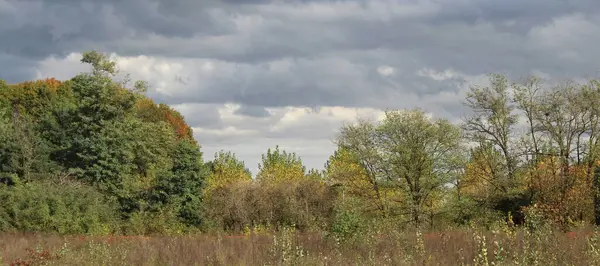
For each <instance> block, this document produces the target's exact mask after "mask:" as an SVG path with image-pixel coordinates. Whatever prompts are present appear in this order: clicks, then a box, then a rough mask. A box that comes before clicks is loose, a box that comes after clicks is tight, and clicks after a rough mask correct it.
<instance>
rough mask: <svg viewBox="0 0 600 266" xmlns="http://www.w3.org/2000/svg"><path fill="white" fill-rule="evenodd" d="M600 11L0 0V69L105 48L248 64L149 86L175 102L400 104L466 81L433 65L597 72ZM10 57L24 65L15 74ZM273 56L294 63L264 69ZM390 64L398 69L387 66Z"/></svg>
mask: <svg viewBox="0 0 600 266" xmlns="http://www.w3.org/2000/svg"><path fill="white" fill-rule="evenodd" d="M353 3H357V4H353ZM599 8H600V3H599V2H597V1H593V0H580V1H559V0H544V1H542V0H535V1H534V0H530V1H517V0H507V1H496V0H485V1H474V0H460V1H450V0H446V1H426V0H423V1H400V0H399V1H384V0H382V1H358V0H357V1H349V0H348V1H266V0H265V1H260V0H253V1H241V0H240V1H236V0H226V1H216V0H211V1H195V0H185V1H184V0H170V1H166V0H158V1H150V0H128V1H118V0H111V1H83V0H80V1H75V0H72V1H66V0H59V1H49V0H48V1H32V0H30V1H0V34H1V35H0V36H7V37H6V38H3V40H2V41H1V42H0V51H1V52H4V53H5V54H6V56H4V57H0V60H1V61H0V64H1V65H2V68H1V69H0V73H2V74H1V76H0V77H2V78H4V79H9V80H18V79H22V78H23V77H25V76H26V74H25V73H30V74H31V73H34V72H35V71H32V70H31V69H28V68H27V64H32V61H31V60H32V59H38V60H39V59H42V58H45V57H47V56H49V55H58V56H64V55H66V54H68V53H71V52H81V51H84V50H89V49H97V50H100V51H105V52H117V53H119V55H121V56H128V55H132V56H136V55H147V56H159V57H166V58H168V57H177V58H210V59H214V60H220V61H222V62H225V63H229V64H239V65H240V66H241V67H239V69H238V70H235V71H233V72H234V73H235V75H232V76H219V77H202V78H197V79H196V83H194V82H191V81H190V80H193V78H192V79H190V78H183V77H182V76H176V75H174V76H172V77H167V78H168V79H174V80H176V81H177V83H178V84H179V85H180V86H182V87H183V88H184V89H183V90H181V93H179V94H175V95H171V96H166V95H162V94H159V93H156V94H154V95H153V96H154V97H156V98H157V99H158V100H159V101H165V102H169V103H173V104H177V103H193V102H200V103H211V104H212V103H215V104H216V103H224V102H235V103H240V104H242V108H241V109H240V110H238V113H240V114H241V113H245V114H246V115H251V116H260V115H264V112H262V111H261V109H260V108H261V107H260V106H286V105H295V106H310V107H318V106H324V105H341V106H372V107H392V106H393V107H400V105H401V104H404V102H403V101H401V100H394V99H393V97H402V96H403V95H404V96H406V97H413V99H419V97H421V98H422V97H428V96H432V95H436V93H439V92H442V91H449V90H450V91H455V90H458V85H457V84H456V82H455V81H452V80H442V81H432V80H431V78H429V77H419V76H416V75H415V72H416V71H418V70H419V69H421V68H424V67H428V68H432V69H435V70H438V71H443V70H446V69H453V70H456V71H458V72H460V73H463V74H466V75H473V76H474V75H481V74H484V73H489V72H503V73H507V74H510V75H511V76H522V75H527V74H530V72H531V71H532V70H540V71H543V72H545V73H548V74H550V75H567V76H568V75H571V76H573V75H584V74H589V73H594V71H595V69H593V68H594V67H595V65H596V60H595V59H594V58H598V57H599V56H600V52H599V51H598V50H597V49H595V43H597V42H598V41H600V38H599V37H598V36H600V32H599V27H595V26H594V25H598V23H599V22H600V19H598V14H599V12H598V11H599ZM585 23H587V24H585ZM586 26H587V27H589V28H586ZM544 27H546V28H544ZM553 31H554V32H553ZM561 32H562V34H563V35H560V34H561ZM552 36H556V37H554V39H553V37H552ZM561 53H564V54H561ZM9 57H10V58H12V59H8V58H9ZM15 58H16V59H15ZM18 58H22V59H23V60H26V61H23V62H21V63H18V62H15V60H18ZM8 60H12V61H10V64H15V65H19V66H20V67H19V68H17V69H10V70H9V69H8V68H7V65H9V64H8V63H9V61H8ZM277 60H289V61H290V62H291V63H290V64H291V66H290V68H289V69H287V70H284V71H279V70H273V69H269V68H268V63H269V62H272V61H277ZM266 66H267V67H266ZM382 66H389V67H391V68H392V69H393V70H394V73H393V74H390V75H387V76H386V75H383V74H382V73H378V71H377V69H378V68H380V67H382ZM32 67H34V65H32V66H31V67H30V68H32ZM265 67H266V68H265ZM218 70H219V69H217V71H218ZM194 74H195V73H193V71H192V72H191V73H189V75H190V76H193V75H194ZM415 95H416V96H415ZM395 102H396V103H395ZM245 106H257V107H256V108H257V109H256V110H254V111H256V112H254V111H250V110H249V109H248V110H247V109H245V108H247V107H245Z"/></svg>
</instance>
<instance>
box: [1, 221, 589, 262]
mask: <svg viewBox="0 0 600 266" xmlns="http://www.w3.org/2000/svg"><path fill="white" fill-rule="evenodd" d="M599 249H600V243H599V242H598V238H597V235H596V234H595V233H594V231H592V229H589V228H587V229H580V230H578V231H574V232H567V233H564V232H550V231H547V232H535V233H532V232H530V231H527V230H520V229H519V230H514V231H513V230H501V231H479V230H474V229H473V230H471V229H463V230H454V231H447V232H443V233H436V232H430V233H422V234H421V233H418V232H412V233H409V232H396V231H390V232H386V233H384V234H376V233H370V234H365V235H362V236H357V237H355V238H352V239H346V240H340V239H336V238H334V237H328V236H327V235H325V234H323V233H310V234H309V233H296V232H294V231H293V230H283V231H280V232H278V233H266V232H254V233H248V234H245V235H235V236H231V235H216V234H213V235H209V234H204V235H197V236H174V237H161V236H156V237H143V236H120V237H119V236H104V237H83V236H57V235H39V234H3V235H1V236H0V256H1V259H0V262H2V264H3V265H598V263H599V262H600V250H599Z"/></svg>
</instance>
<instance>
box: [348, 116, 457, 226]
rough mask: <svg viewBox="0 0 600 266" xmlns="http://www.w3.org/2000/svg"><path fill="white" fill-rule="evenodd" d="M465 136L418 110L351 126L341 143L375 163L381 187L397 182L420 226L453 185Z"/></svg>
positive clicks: (441, 120) (407, 205)
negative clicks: (428, 210)
mask: <svg viewBox="0 0 600 266" xmlns="http://www.w3.org/2000/svg"><path fill="white" fill-rule="evenodd" d="M361 128H362V130H360V129H361ZM365 128H366V129H372V130H364V129H365ZM358 132H360V134H357V133H358ZM460 135H461V132H460V129H459V128H457V127H456V126H453V125H452V124H450V122H448V121H447V120H443V119H437V120H432V119H430V118H429V117H427V115H426V114H425V113H424V112H423V111H421V110H419V109H415V110H410V111H386V117H385V119H384V120H383V121H382V122H381V123H379V124H377V125H376V124H368V123H365V122H362V123H359V124H358V125H355V126H346V127H345V128H343V129H342V132H341V134H340V136H339V137H338V143H339V145H341V146H342V147H344V148H346V149H349V150H351V151H355V152H356V154H357V156H358V157H359V158H360V159H361V161H363V162H368V163H369V168H371V169H373V170H370V172H371V173H372V175H373V178H374V179H375V180H376V181H375V182H378V183H380V184H381V183H383V182H391V183H392V184H393V185H394V186H395V187H396V188H397V189H398V190H400V191H401V192H402V194H403V195H405V199H404V200H405V203H406V208H407V211H408V212H407V214H409V217H410V220H411V221H412V222H413V223H414V224H415V225H416V226H420V225H421V223H422V222H423V220H424V218H425V214H424V212H425V208H426V206H425V204H426V203H431V202H429V201H430V200H431V199H432V197H433V196H434V195H435V193H436V192H437V191H438V190H440V189H442V187H443V186H444V185H446V184H448V183H449V182H450V181H451V177H452V174H451V173H452V169H453V168H452V167H451V156H452V154H453V153H454V152H456V150H457V149H458V148H459V144H460ZM365 147H369V149H365ZM361 151H362V153H360V152H361ZM369 168H366V169H369ZM430 205H431V204H430Z"/></svg>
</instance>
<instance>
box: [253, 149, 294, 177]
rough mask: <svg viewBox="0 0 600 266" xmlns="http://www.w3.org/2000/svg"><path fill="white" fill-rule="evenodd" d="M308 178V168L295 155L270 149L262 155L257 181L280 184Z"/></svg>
mask: <svg viewBox="0 0 600 266" xmlns="http://www.w3.org/2000/svg"><path fill="white" fill-rule="evenodd" d="M305 176H306V167H305V166H304V165H303V164H302V160H301V159H300V157H298V156H297V155H296V154H295V153H288V152H287V151H285V150H280V149H279V146H276V147H275V149H273V150H272V149H268V150H267V153H266V154H263V155H262V162H261V163H259V164H258V174H257V176H256V179H257V180H258V181H259V182H262V183H279V182H281V181H290V180H299V179H303V178H304V177H305Z"/></svg>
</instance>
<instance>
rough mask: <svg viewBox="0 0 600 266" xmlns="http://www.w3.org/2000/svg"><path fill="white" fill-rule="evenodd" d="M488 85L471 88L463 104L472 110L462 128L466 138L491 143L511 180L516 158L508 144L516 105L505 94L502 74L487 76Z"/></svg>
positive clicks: (514, 118) (505, 88)
mask: <svg viewBox="0 0 600 266" xmlns="http://www.w3.org/2000/svg"><path fill="white" fill-rule="evenodd" d="M490 83H491V85H490V87H483V88H481V87H471V91H470V92H468V93H467V99H466V100H467V101H466V103H465V105H466V106H467V107H469V108H471V110H472V111H473V112H474V114H473V116H471V117H468V118H466V119H465V121H464V124H463V129H464V130H465V133H466V136H467V138H468V139H469V140H471V141H474V142H476V143H490V144H491V145H493V147H494V148H496V149H498V150H499V151H500V152H501V153H502V156H503V168H504V170H503V171H505V172H506V173H505V174H506V176H507V177H508V179H509V180H514V178H515V171H516V169H517V158H516V156H515V154H514V152H513V147H512V143H511V131H512V129H513V127H514V126H515V124H516V123H517V115H516V114H515V113H514V109H515V107H514V106H513V105H512V104H511V103H510V99H509V96H508V93H509V91H508V81H507V79H506V77H504V76H502V75H491V76H490Z"/></svg>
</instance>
